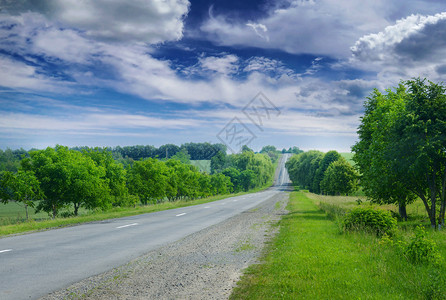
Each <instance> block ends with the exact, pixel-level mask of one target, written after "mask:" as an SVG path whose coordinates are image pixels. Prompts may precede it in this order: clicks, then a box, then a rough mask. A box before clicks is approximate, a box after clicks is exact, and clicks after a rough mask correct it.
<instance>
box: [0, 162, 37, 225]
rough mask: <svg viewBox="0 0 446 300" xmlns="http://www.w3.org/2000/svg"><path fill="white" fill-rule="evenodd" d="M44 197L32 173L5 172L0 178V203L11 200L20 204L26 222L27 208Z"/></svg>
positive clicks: (20, 171) (21, 171)
mask: <svg viewBox="0 0 446 300" xmlns="http://www.w3.org/2000/svg"><path fill="white" fill-rule="evenodd" d="M43 197H44V195H43V193H42V190H41V189H40V183H39V181H38V180H37V178H36V176H35V175H34V172H32V171H23V170H19V171H18V172H17V173H12V172H9V171H6V172H4V173H3V174H2V176H1V177H0V202H3V203H7V202H8V201H10V200H12V201H15V202H18V203H22V204H23V205H24V207H25V212H26V219H27V220H28V206H30V207H34V201H35V200H40V199H42V198H43Z"/></svg>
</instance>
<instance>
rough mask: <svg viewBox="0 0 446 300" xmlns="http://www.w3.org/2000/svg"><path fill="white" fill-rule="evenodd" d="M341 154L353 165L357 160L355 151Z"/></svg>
mask: <svg viewBox="0 0 446 300" xmlns="http://www.w3.org/2000/svg"><path fill="white" fill-rule="evenodd" d="M339 154H340V155H341V156H342V157H343V158H345V159H346V160H347V161H348V162H349V163H350V164H351V165H352V166H354V165H355V162H354V161H353V153H351V152H340V153H339Z"/></svg>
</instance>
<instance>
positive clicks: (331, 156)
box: [312, 150, 341, 194]
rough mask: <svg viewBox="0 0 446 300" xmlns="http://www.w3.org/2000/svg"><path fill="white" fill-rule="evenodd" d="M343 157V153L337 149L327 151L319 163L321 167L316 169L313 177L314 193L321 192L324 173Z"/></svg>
mask: <svg viewBox="0 0 446 300" xmlns="http://www.w3.org/2000/svg"><path fill="white" fill-rule="evenodd" d="M340 158H341V155H340V154H339V153H338V152H337V151H334V150H333V151H328V152H327V153H325V155H324V157H323V158H322V160H321V161H320V163H319V168H318V169H317V170H316V173H315V175H314V179H313V189H312V191H313V193H316V194H320V193H321V186H320V184H321V181H322V179H324V173H325V171H326V170H327V169H328V166H329V165H330V164H331V163H332V162H334V161H337V160H338V159H340Z"/></svg>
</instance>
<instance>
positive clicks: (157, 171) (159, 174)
mask: <svg viewBox="0 0 446 300" xmlns="http://www.w3.org/2000/svg"><path fill="white" fill-rule="evenodd" d="M178 163H180V162H179V161H178ZM166 174H167V169H166V165H165V163H164V162H161V161H159V160H157V159H154V158H148V159H146V160H139V161H135V162H134V163H133V166H132V168H131V169H130V170H129V172H128V187H129V192H130V193H131V194H133V195H137V196H138V197H139V198H140V199H141V202H142V204H144V205H147V204H148V203H156V202H159V201H160V200H162V199H163V198H164V197H166V186H167V185H168V177H167V175H166Z"/></svg>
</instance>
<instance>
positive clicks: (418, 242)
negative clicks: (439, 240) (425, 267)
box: [404, 226, 441, 264]
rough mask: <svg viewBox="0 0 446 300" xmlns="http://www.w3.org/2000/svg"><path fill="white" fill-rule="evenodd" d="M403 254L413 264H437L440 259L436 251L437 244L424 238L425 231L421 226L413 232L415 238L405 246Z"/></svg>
mask: <svg viewBox="0 0 446 300" xmlns="http://www.w3.org/2000/svg"><path fill="white" fill-rule="evenodd" d="M404 254H405V255H406V257H407V258H408V260H409V261H410V262H412V263H414V264H419V263H434V264H435V263H438V262H439V261H440V259H441V257H440V253H439V252H438V249H437V244H436V243H435V242H434V241H433V240H431V239H429V238H428V237H427V236H426V231H424V228H423V227H422V226H418V227H417V228H416V230H415V237H413V238H412V240H411V242H410V243H409V244H408V245H407V248H406V250H405V251H404Z"/></svg>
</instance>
